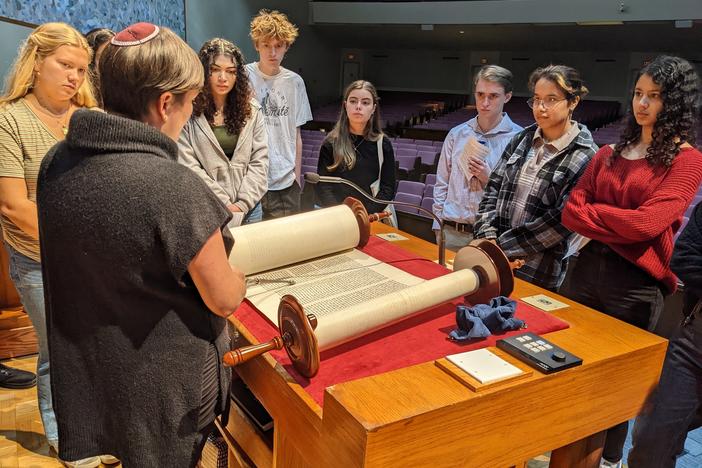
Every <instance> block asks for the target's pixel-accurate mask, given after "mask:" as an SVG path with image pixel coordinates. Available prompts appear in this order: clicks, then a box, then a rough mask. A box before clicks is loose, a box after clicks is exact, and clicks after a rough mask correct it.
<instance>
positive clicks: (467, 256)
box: [453, 239, 514, 304]
mask: <svg viewBox="0 0 702 468" xmlns="http://www.w3.org/2000/svg"><path fill="white" fill-rule="evenodd" d="M512 267H513V264H512V263H510V261H509V260H508V259H507V257H506V256H505V254H504V252H503V251H502V249H500V248H499V247H498V246H497V244H495V243H493V242H490V241H489V240H487V239H476V240H473V241H471V243H470V244H468V245H467V246H466V247H463V248H462V249H461V250H459V251H458V253H456V257H455V258H454V260H453V269H454V270H456V271H458V270H462V269H465V268H470V269H472V270H473V271H474V272H475V273H476V274H477V275H478V278H479V287H478V289H477V290H476V291H474V292H473V293H471V294H469V295H467V296H466V300H467V301H468V302H470V303H471V304H487V303H488V302H490V299H492V298H493V297H496V296H509V295H510V294H512V290H513V289H514V276H513V274H512Z"/></svg>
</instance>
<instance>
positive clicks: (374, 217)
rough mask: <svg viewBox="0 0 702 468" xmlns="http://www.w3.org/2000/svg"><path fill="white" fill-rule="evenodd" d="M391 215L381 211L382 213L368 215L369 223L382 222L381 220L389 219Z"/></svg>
mask: <svg viewBox="0 0 702 468" xmlns="http://www.w3.org/2000/svg"><path fill="white" fill-rule="evenodd" d="M390 216H391V215H390V213H388V212H387V211H381V212H380V213H373V214H369V215H368V222H369V223H374V222H376V221H380V220H381V219H385V218H389V217H390Z"/></svg>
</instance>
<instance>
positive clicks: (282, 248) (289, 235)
mask: <svg viewBox="0 0 702 468" xmlns="http://www.w3.org/2000/svg"><path fill="white" fill-rule="evenodd" d="M358 232H359V227H358V224H357V222H356V220H355V218H354V214H353V212H352V211H351V210H350V209H349V207H347V206H345V205H340V206H336V207H332V208H325V209H321V210H316V211H313V212H309V213H303V214H299V215H295V216H290V217H287V218H281V219H276V220H272V221H266V222H262V223H257V224H251V225H245V226H240V227H237V228H234V229H232V234H233V236H234V239H235V245H234V250H232V253H231V255H230V263H232V264H233V265H235V266H237V267H239V268H241V269H243V270H244V272H245V273H247V274H248V275H251V274H254V275H253V276H249V278H248V283H249V286H248V291H247V299H249V300H250V301H251V302H252V303H253V304H254V306H256V308H257V309H258V310H259V311H261V312H262V313H263V314H264V315H265V316H266V317H267V318H268V319H269V320H270V321H271V323H273V324H277V317H278V316H277V313H278V304H279V302H280V299H281V298H282V297H283V296H284V295H292V296H294V297H295V298H296V299H297V300H298V302H299V303H300V304H301V305H302V306H303V308H304V311H305V313H306V314H314V315H315V317H316V319H317V328H316V330H315V335H316V338H317V341H318V346H319V348H320V349H322V350H323V349H328V348H331V347H334V346H336V345H339V344H341V343H344V342H346V341H350V340H352V339H354V338H356V337H359V336H362V335H364V334H367V333H370V332H372V331H374V330H377V329H379V328H383V327H385V326H388V325H390V324H393V323H397V322H399V321H401V320H403V319H405V318H406V317H409V316H411V315H414V314H416V313H418V312H421V311H423V310H425V309H428V308H430V307H433V306H436V305H439V304H442V303H444V302H447V301H450V300H452V299H454V298H456V297H459V296H462V295H469V294H471V293H473V292H474V291H476V290H477V289H478V287H479V286H480V278H479V276H478V274H477V273H476V272H475V271H473V270H471V269H465V270H461V271H456V272H452V273H449V274H447V275H445V276H442V277H440V278H435V279H432V280H428V281H427V280H423V279H421V278H418V277H415V276H412V275H410V274H408V273H406V272H403V271H401V270H399V269H398V268H395V267H394V266H392V265H388V264H385V263H383V262H380V261H378V260H376V259H374V258H372V257H369V256H368V255H366V254H364V253H362V252H360V251H358V250H353V247H355V246H356V245H357V244H358V242H359V234H358ZM259 272H262V273H260V274H256V273H259Z"/></svg>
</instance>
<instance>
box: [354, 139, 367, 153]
mask: <svg viewBox="0 0 702 468" xmlns="http://www.w3.org/2000/svg"><path fill="white" fill-rule="evenodd" d="M364 141H366V139H365V138H363V137H361V141H359V142H358V144H355V145H353V150H354V151H358V147H359V146H361V145H362V144H363V142H364Z"/></svg>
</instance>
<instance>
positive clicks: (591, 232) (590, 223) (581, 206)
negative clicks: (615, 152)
mask: <svg viewBox="0 0 702 468" xmlns="http://www.w3.org/2000/svg"><path fill="white" fill-rule="evenodd" d="M611 152H612V149H611V148H610V147H609V146H605V147H603V148H601V149H600V150H599V151H598V152H597V154H595V156H594V157H593V158H592V161H590V163H589V164H588V165H587V167H586V168H585V172H584V173H583V175H582V177H581V178H580V180H578V183H577V185H576V186H575V188H574V189H573V190H572V191H571V192H570V196H569V198H568V203H566V206H565V208H564V209H563V213H562V214H561V222H562V223H563V225H564V226H565V227H567V228H568V229H570V230H571V231H574V232H577V233H578V234H581V235H583V236H585V237H589V238H590V239H595V240H598V241H601V242H605V243H607V242H620V241H621V238H620V236H619V235H617V234H616V233H615V232H614V231H613V230H612V229H610V228H609V227H608V226H607V225H606V224H605V223H604V221H603V220H601V219H600V217H599V215H598V213H597V212H596V211H595V209H594V208H593V205H592V203H593V200H594V199H595V196H594V194H595V181H596V180H597V174H598V173H599V171H600V168H601V167H602V164H603V161H604V160H605V159H606V158H608V157H609V155H610V154H611Z"/></svg>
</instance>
